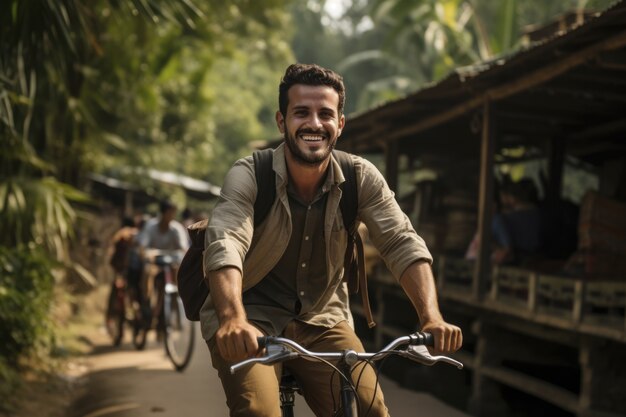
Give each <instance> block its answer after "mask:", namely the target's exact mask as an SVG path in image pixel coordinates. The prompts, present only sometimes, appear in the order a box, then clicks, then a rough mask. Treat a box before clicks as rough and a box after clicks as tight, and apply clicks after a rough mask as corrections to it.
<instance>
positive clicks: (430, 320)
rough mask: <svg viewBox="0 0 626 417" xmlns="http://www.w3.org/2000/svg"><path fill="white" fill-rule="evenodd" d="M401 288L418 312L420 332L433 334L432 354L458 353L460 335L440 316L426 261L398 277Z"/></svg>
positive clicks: (431, 275) (460, 340) (433, 284)
mask: <svg viewBox="0 0 626 417" xmlns="http://www.w3.org/2000/svg"><path fill="white" fill-rule="evenodd" d="M400 285H401V286H402V288H403V289H404V292H405V293H406V294H407V296H408V297H409V299H410V300H411V303H413V307H415V311H417V315H418V316H419V319H420V323H421V325H422V329H421V330H422V331H424V332H429V333H432V334H433V337H434V339H435V350H436V351H438V352H442V353H447V352H454V351H456V350H458V349H459V348H460V347H461V345H462V344H463V334H462V332H461V329H460V328H458V327H457V326H454V325H452V324H449V323H446V321H445V320H444V319H443V317H442V316H441V312H440V311H439V303H438V302H437V290H436V287H435V279H434V277H433V273H432V269H431V267H430V264H429V263H428V262H426V261H417V262H414V263H412V264H411V265H410V266H409V267H408V268H407V269H406V270H405V271H404V273H403V274H402V276H401V277H400Z"/></svg>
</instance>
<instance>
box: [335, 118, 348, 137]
mask: <svg viewBox="0 0 626 417" xmlns="http://www.w3.org/2000/svg"><path fill="white" fill-rule="evenodd" d="M345 125H346V116H344V115H343V114H342V115H341V117H340V118H339V124H338V125H337V137H339V136H341V132H342V131H343V128H344V126H345Z"/></svg>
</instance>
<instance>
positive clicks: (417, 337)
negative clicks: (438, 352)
mask: <svg viewBox="0 0 626 417" xmlns="http://www.w3.org/2000/svg"><path fill="white" fill-rule="evenodd" d="M411 344H412V345H424V346H435V338H434V337H433V335H432V334H431V333H426V332H415V333H413V334H412V335H411Z"/></svg>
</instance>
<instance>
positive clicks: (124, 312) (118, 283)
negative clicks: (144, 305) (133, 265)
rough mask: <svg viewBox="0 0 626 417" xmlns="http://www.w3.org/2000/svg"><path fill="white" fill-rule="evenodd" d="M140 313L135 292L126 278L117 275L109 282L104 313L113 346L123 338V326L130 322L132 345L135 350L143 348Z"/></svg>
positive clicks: (143, 340)
mask: <svg viewBox="0 0 626 417" xmlns="http://www.w3.org/2000/svg"><path fill="white" fill-rule="evenodd" d="M142 322H143V318H142V313H141V308H140V304H139V301H138V298H137V294H135V292H134V291H132V290H129V286H128V282H127V280H125V279H123V278H121V277H120V276H117V277H116V278H115V279H114V280H113V283H112V284H111V291H110V293H109V300H108V303H107V310H106V313H105V327H106V329H107V332H108V333H109V336H110V337H111V341H112V343H113V346H119V345H120V344H121V343H122V340H123V339H124V328H125V325H126V324H130V326H131V328H132V330H133V334H132V341H133V345H134V346H135V348H136V349H137V350H141V349H143V346H144V344H145V339H142V336H141V328H142V324H141V323H142Z"/></svg>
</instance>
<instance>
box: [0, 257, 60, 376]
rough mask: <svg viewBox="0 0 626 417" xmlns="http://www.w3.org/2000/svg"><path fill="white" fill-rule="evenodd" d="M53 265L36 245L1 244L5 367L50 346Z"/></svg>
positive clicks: (0, 347) (0, 330)
mask: <svg viewBox="0 0 626 417" xmlns="http://www.w3.org/2000/svg"><path fill="white" fill-rule="evenodd" d="M53 267H54V264H53V263H52V262H51V261H50V260H49V258H48V257H47V255H46V254H45V252H43V251H41V250H39V249H37V248H36V246H35V245H31V246H30V247H21V246H18V247H16V248H6V247H0V334H2V343H0V358H3V360H4V361H5V363H4V365H5V366H7V367H10V368H19V365H20V359H22V358H23V357H27V356H29V355H32V354H33V353H35V352H36V351H37V350H38V349H49V348H50V347H51V344H52V335H53V333H52V328H53V323H52V320H51V317H50V307H51V305H52V298H53V297H52V296H53V287H54V276H53V274H52V268H53Z"/></svg>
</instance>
